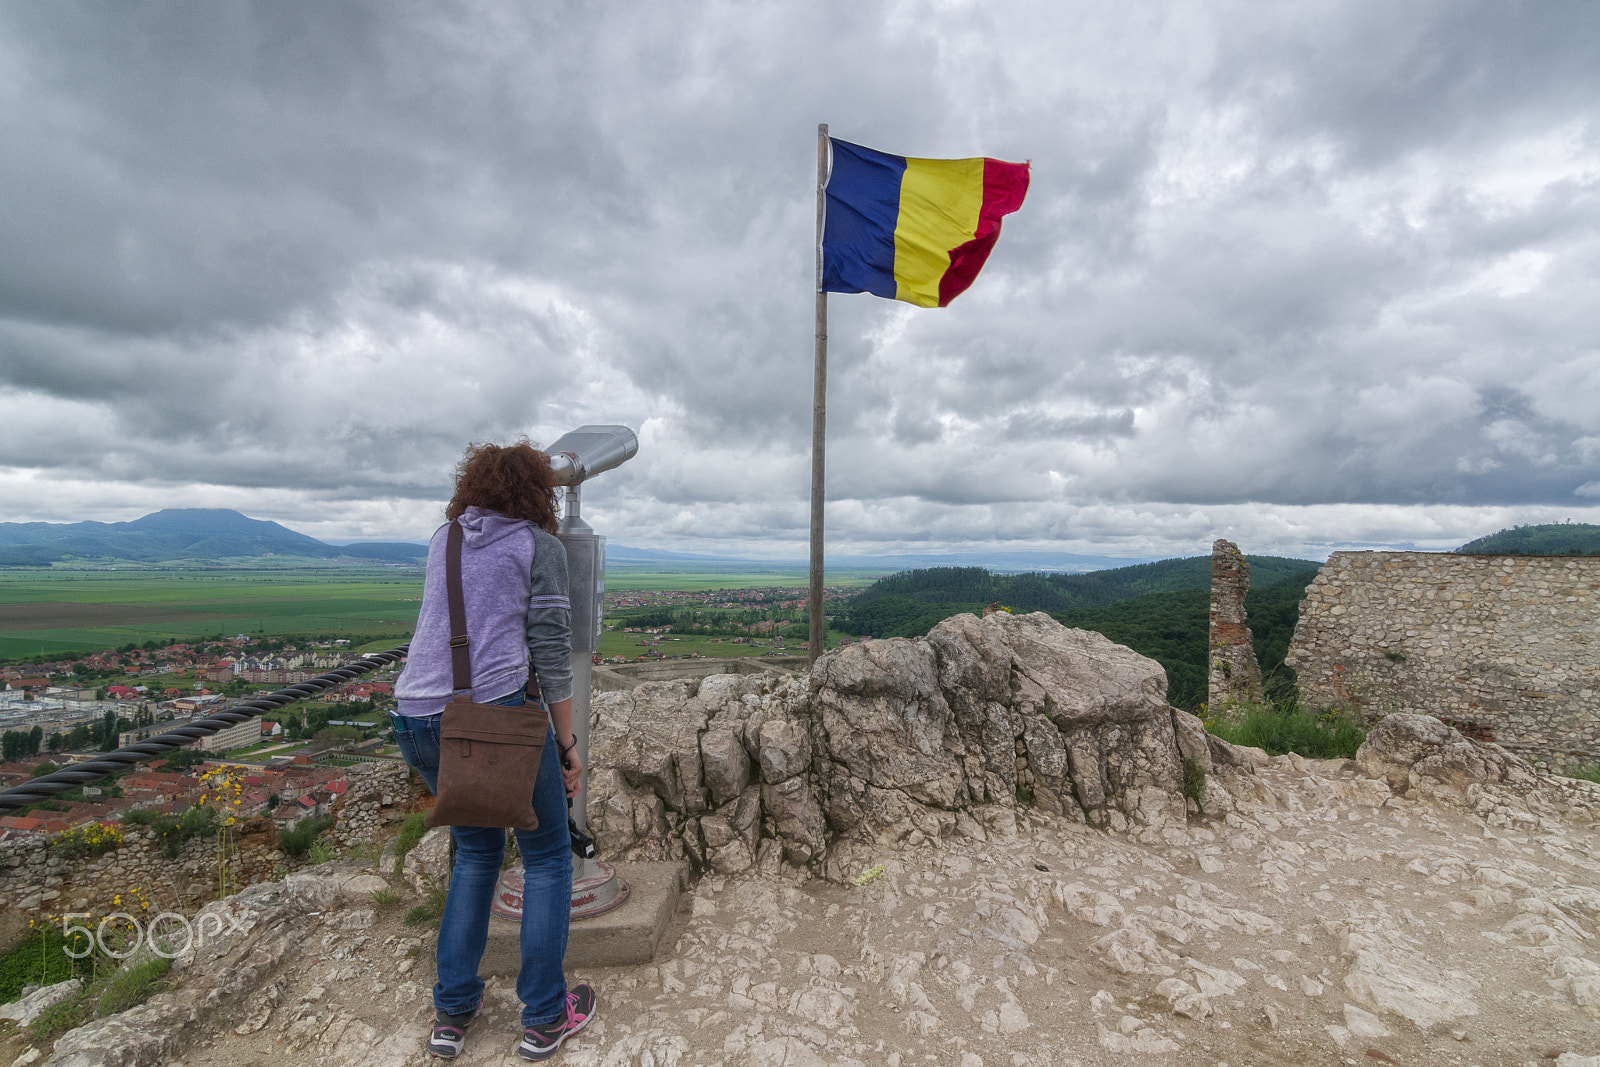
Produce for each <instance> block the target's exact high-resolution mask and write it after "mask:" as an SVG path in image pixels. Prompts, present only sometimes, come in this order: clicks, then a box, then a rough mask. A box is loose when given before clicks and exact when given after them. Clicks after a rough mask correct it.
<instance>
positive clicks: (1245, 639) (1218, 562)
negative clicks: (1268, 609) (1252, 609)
mask: <svg viewBox="0 0 1600 1067" xmlns="http://www.w3.org/2000/svg"><path fill="white" fill-rule="evenodd" d="M1249 591H1250V563H1249V561H1248V560H1246V559H1245V558H1244V553H1242V552H1240V551H1239V546H1238V545H1236V544H1234V543H1233V542H1232V541H1224V540H1222V539H1221V538H1218V539H1217V540H1216V541H1214V542H1213V543H1212V545H1211V627H1210V629H1211V655H1210V657H1209V663H1210V671H1209V674H1210V678H1209V683H1210V684H1209V686H1208V690H1209V696H1208V698H1207V699H1208V701H1209V705H1208V706H1209V707H1210V708H1211V709H1212V710H1216V709H1218V708H1221V707H1223V706H1225V705H1227V704H1245V703H1255V702H1259V701H1260V700H1262V698H1263V696H1262V690H1261V667H1260V666H1259V665H1258V664H1257V663H1256V649H1255V645H1254V644H1253V643H1252V642H1251V639H1250V627H1249V625H1248V624H1247V623H1246V622H1245V614H1244V595H1245V594H1246V593H1248V592H1249Z"/></svg>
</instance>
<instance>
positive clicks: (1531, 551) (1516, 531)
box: [1456, 522, 1600, 556]
mask: <svg viewBox="0 0 1600 1067" xmlns="http://www.w3.org/2000/svg"><path fill="white" fill-rule="evenodd" d="M1456 551H1457V552H1464V553H1470V554H1480V553H1481V554H1484V555H1494V556H1594V555H1600V526H1593V525H1590V524H1588V523H1582V522H1552V523H1545V524H1544V525H1542V526H1513V527H1511V528H1510V529H1507V530H1501V531H1500V532H1499V533H1492V534H1490V535H1489V536H1487V537H1480V538H1478V539H1477V540H1476V541H1468V542H1467V543H1466V544H1464V545H1462V546H1461V547H1460V548H1458V549H1456Z"/></svg>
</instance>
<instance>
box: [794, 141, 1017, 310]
mask: <svg viewBox="0 0 1600 1067" xmlns="http://www.w3.org/2000/svg"><path fill="white" fill-rule="evenodd" d="M829 141H830V142H831V145H832V148H833V166H832V167H831V168H830V170H829V172H828V187H827V218H826V222H825V223H824V226H823V230H822V291H823V292H825V293H872V294H873V295H874V296H882V297H888V298H889V299H891V300H905V301H907V302H909V303H912V304H918V305H920V306H922V307H929V308H931V307H944V306H945V305H946V304H948V303H950V301H952V300H954V299H955V298H956V297H958V296H960V295H961V294H962V293H964V292H966V291H967V286H969V285H971V284H972V282H973V279H975V278H977V276H978V271H980V270H982V269H983V264H984V262H985V261H987V260H988V258H989V253H990V251H992V250H993V249H994V243H995V241H997V240H999V238H1000V219H1001V218H1002V217H1004V216H1006V215H1009V214H1011V213H1012V212H1013V211H1015V210H1017V208H1019V207H1021V206H1022V198H1023V197H1024V196H1026V195H1027V194H1028V164H1026V163H1002V162H1001V161H1000V160H998V159H984V158H981V157H980V158H977V159H911V158H908V157H906V156H893V155H890V154H889V153H887V152H879V151H877V150H875V149H872V148H862V147H861V146H860V145H855V144H851V143H850V142H849V141H841V140H838V139H837V138H829Z"/></svg>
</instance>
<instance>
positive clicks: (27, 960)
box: [0, 923, 94, 1004]
mask: <svg viewBox="0 0 1600 1067" xmlns="http://www.w3.org/2000/svg"><path fill="white" fill-rule="evenodd" d="M86 942H89V939H88V938H87V937H85V936H84V935H83V934H75V935H73V936H72V937H71V938H70V939H69V938H67V937H65V936H63V935H62V933H61V926H60V924H58V923H50V924H44V923H41V925H39V926H36V927H35V928H34V929H33V930H32V931H31V932H29V934H28V936H27V937H25V938H23V939H22V941H21V943H19V944H18V945H17V947H16V948H14V949H12V950H11V951H10V952H8V953H6V954H5V956H4V957H0V1004H8V1003H10V1002H11V1001H13V1000H16V999H17V998H18V997H19V996H21V995H22V990H23V989H24V988H25V987H26V986H30V985H55V984H56V983H57V982H65V981H66V980H67V979H68V978H72V977H74V976H82V975H86V974H88V973H90V972H91V971H92V970H93V967H94V964H93V959H94V953H93V952H90V953H88V954H87V955H85V956H84V957H83V959H81V960H75V959H73V958H72V957H71V956H69V955H67V949H69V948H70V949H72V951H74V952H82V951H83V950H84V948H85V947H89V948H92V947H93V945H92V942H89V943H88V944H87V945H86V944H85V943H86Z"/></svg>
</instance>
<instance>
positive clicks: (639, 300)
mask: <svg viewBox="0 0 1600 1067" xmlns="http://www.w3.org/2000/svg"><path fill="white" fill-rule="evenodd" d="M1597 101H1600V3H1595V2H1594V0H1539V2H1536V3H1535V2H1525V3H1519V2H1513V0H1494V2H1486V3H1485V2H1470V0H1439V2H1427V0H1408V2H1406V3H1400V4H1396V3H1393V2H1392V0H1383V2H1372V3H1366V2H1360V3H1357V2H1317V0H1302V2H1298V3H1294V4H1262V3H1259V2H1248V3H1245V2H1240V3H1226V2H1212V0H1201V2H1196V3H1150V4H1138V3H1135V4H1103V3H1087V2H1083V3H1071V2H1063V0H1041V2H1011V0H981V2H973V3H964V2H959V0H930V2H896V3H875V2H872V0H804V2H794V3H757V2H746V3H715V4H711V3H707V4H688V3H675V2H671V0H651V2H649V3H645V2H635V3H613V4H595V3H589V2H578V0H574V2H571V3H560V2H547V0H541V2H538V3H527V2H525V0H517V2H505V3H495V2H477V0H474V2H470V3H468V2H460V3H451V2H447V0H415V2H412V0H371V2H367V3H362V2H342V3H338V4H327V3H321V2H306V3H297V2H289V0H261V2H259V3H244V2H237V0H197V2H192V3H180V2H160V3H123V4H103V3H92V4H91V3H72V2H68V0H51V2H50V3H37V2H33V0H0V143H3V144H4V145H5V148H4V150H3V151H0V502H3V503H0V519H3V520H7V521H30V520H46V521H52V522H62V521H76V520H80V519H90V518H92V519H101V520H107V521H110V520H124V519H131V518H136V517H138V516H139V515H142V514H145V513H147V512H150V511H154V510H157V509H159V508H165V507H231V508H236V509H238V510H240V511H242V512H244V513H246V514H248V515H251V516H253V517H256V518H266V519H275V520H277V521H279V522H282V523H284V524H285V525H288V526H290V527H292V528H294V529H296V530H300V531H302V532H305V533H309V534H311V535H313V536H316V537H321V538H324V539H328V540H342V539H351V538H383V539H420V538H423V537H425V536H426V535H427V533H428V532H429V531H430V530H431V529H432V528H433V527H434V526H435V525H436V524H437V522H438V521H440V517H441V514H442V505H443V502H444V500H445V499H446V498H447V497H448V495H449V482H450V474H451V469H452V467H453V465H454V463H455V461H456V459H457V458H458V457H459V455H460V452H461V449H462V447H463V446H464V444H465V443H466V442H468V441H484V440H493V441H501V442H504V441H509V440H512V439H514V438H515V437H516V436H517V435H519V434H526V435H527V436H528V437H529V438H531V439H532V440H533V441H534V442H535V443H548V442H550V441H551V440H553V439H554V438H555V437H556V436H558V435H559V434H560V433H561V432H562V431H563V430H565V429H568V428H571V427H574V426H576V425H579V424H581V423H585V422H618V423H624V424H627V425H629V426H632V427H634V428H635V429H636V430H637V431H638V434H639V439H640V449H639V455H638V457H637V458H636V459H635V460H634V461H632V462H631V463H630V464H628V465H627V466H625V467H623V468H621V469H619V470H617V471H614V472H612V473H609V474H606V475H604V476H602V477H601V478H600V479H597V480H596V481H595V482H594V483H592V485H591V486H590V487H589V488H588V490H587V491H586V494H585V501H586V508H585V513H586V515H587V516H588V517H589V518H590V520H591V521H592V522H593V523H594V524H595V525H596V527H597V528H598V529H600V531H601V532H602V533H604V534H606V535H607V536H608V537H609V538H610V539H611V540H612V541H613V542H614V543H620V544H626V545H635V546H640V547H655V548H667V549H677V550H685V551H701V552H724V553H729V554H737V555H744V556H766V557H789V558H801V557H803V555H804V551H805V541H806V530H807V516H808V492H809V488H808V487H809V479H810V459H809V449H810V419H811V373H812V332H813V329H812V318H813V292H812V285H813V271H814V262H813V242H814V234H813V229H814V225H815V174H816V136H815V133H816V123H818V122H828V123H830V124H831V127H832V133H833V134H834V135H835V136H838V137H842V138H844V139H846V140H851V141H856V142H858V143H861V144H865V145H869V146H872V147H874V148H879V149H883V150H886V151H890V152H896V153H900V154H904V155H917V156H935V157H955V156H972V155H988V156H995V157H998V158H1002V159H1010V160H1030V161H1031V162H1032V164H1033V178H1032V188H1031V190H1030V192H1029V194H1028V198H1027V202H1026V203H1025V204H1024V205H1023V207H1022V209H1021V210H1020V211H1019V212H1018V213H1016V214H1015V215H1012V216H1010V217H1008V218H1007V219H1006V221H1005V229H1004V232H1003V234H1002V236H1001V239H1000V242H999V245H998V248H997V249H996V251H995V253H994V255H993V256H992V258H991V259H990V261H989V265H988V267H987V268H986V269H985V271H984V273H983V274H982V275H981V276H980V277H979V279H978V281H977V282H976V284H975V285H974V286H973V287H972V289H971V290H969V291H968V292H967V293H966V294H965V295H964V296H962V297H961V298H959V299H958V300H957V301H956V302H955V303H954V304H953V305H952V306H951V307H949V308H945V309H942V310H939V309H921V308H916V307H912V306H911V305H908V304H902V303H897V302H893V301H887V300H881V299H878V298H875V297H871V296H867V295H851V296H844V295H835V296H833V297H831V298H830V302H829V315H830V363H829V366H830V380H829V385H830V391H829V415H830V422H829V477H828V496H829V500H830V505H829V511H828V544H829V549H830V551H831V552H838V553H854V554H860V553H874V552H884V553H887V552H903V551H908V550H909V551H939V550H946V549H948V550H955V551H963V552H982V551H985V550H1005V551H1019V550H1049V551H1062V552H1074V553H1093V554H1101V555H1125V556H1141V557H1155V556H1167V555H1191V554H1196V553H1200V552H1205V551H1208V550H1209V545H1210V542H1211V540H1212V539H1213V538H1216V537H1229V538H1231V539H1233V540H1236V541H1237V542H1238V543H1239V544H1240V545H1241V546H1242V547H1243V548H1244V549H1245V550H1246V551H1247V552H1252V553H1274V554H1283V555H1301V556H1307V557H1312V558H1322V557H1324V556H1326V554H1327V553H1328V552H1329V551H1331V550H1333V549H1336V548H1343V547H1384V546H1402V547H1411V546H1416V547H1424V548H1451V547H1455V546H1457V545H1459V544H1461V543H1462V542H1464V541H1466V540H1468V539H1470V538H1472V537H1476V536H1479V535H1482V534H1485V533H1489V532H1492V531H1494V530H1497V529H1500V528H1502V527H1505V526H1509V525H1512V524H1514V523H1531V522H1549V521H1562V520H1564V519H1568V518H1570V519H1572V520H1574V521H1588V522H1600V117H1597V116H1600V109H1597V106H1596V104H1597Z"/></svg>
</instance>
